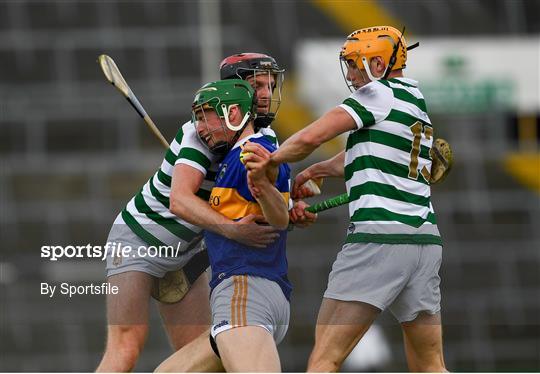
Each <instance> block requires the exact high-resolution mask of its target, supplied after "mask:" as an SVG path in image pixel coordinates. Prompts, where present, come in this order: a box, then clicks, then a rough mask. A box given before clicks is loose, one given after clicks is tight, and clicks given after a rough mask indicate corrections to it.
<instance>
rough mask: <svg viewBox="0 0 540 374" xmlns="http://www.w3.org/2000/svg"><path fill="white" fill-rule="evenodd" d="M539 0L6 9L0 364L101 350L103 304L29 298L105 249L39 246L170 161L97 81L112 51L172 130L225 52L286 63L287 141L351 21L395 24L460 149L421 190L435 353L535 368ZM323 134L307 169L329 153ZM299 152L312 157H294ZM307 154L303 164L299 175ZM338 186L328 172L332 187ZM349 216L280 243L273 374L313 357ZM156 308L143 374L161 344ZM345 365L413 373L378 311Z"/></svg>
mask: <svg viewBox="0 0 540 374" xmlns="http://www.w3.org/2000/svg"><path fill="white" fill-rule="evenodd" d="M539 14H540V2H538V1H535V0H530V1H529V0H497V1H492V0H456V1H450V0H422V1H421V0H410V1H397V0H396V1H378V2H376V1H338V0H336V1H323V0H312V1H307V0H305V1H292V0H291V1H285V0H272V1H270V0H254V1H248V0H243V1H234V0H222V1H199V2H198V1H150V0H148V1H112V0H107V1H106V0H103V1H93V2H92V1H75V0H74V1H68V0H63V1H25V0H17V1H15V0H13V1H6V0H1V1H0V62H1V66H2V69H0V134H1V135H0V157H1V164H0V165H1V174H0V178H1V190H0V246H1V252H0V253H1V254H0V256H1V257H0V300H1V302H0V313H1V320H0V370H1V371H92V370H94V368H95V367H96V365H97V363H98V361H99V359H100V355H101V352H102V350H103V347H104V337H105V328H106V327H105V304H104V298H103V297H100V296H87V297H82V296H79V297H77V298H75V299H72V300H66V299H65V298H60V297H56V298H54V299H49V298H48V297H47V296H41V295H40V292H39V283H40V282H45V281H48V282H63V281H68V282H74V283H77V282H80V283H84V282H89V281H95V282H97V281H102V280H103V279H104V264H103V263H102V262H101V261H91V260H82V259H81V260H79V261H68V260H64V261H58V262H56V263H53V262H49V261H45V260H43V259H41V258H40V255H39V249H40V247H41V246H42V245H51V244H59V245H67V244H86V243H92V244H94V245H101V244H103V242H104V241H105V239H106V236H107V233H108V230H109V227H110V224H111V223H112V221H113V219H114V217H115V216H116V214H117V212H118V211H119V210H120V209H121V208H122V207H123V206H124V204H125V203H126V202H127V201H128V199H129V198H131V196H132V195H133V194H134V193H135V192H136V191H137V190H138V189H139V188H140V186H141V185H142V183H143V182H144V181H146V179H147V178H148V177H149V176H150V175H151V174H152V173H153V172H154V170H155V168H156V167H157V166H158V165H159V164H160V162H161V159H162V157H163V150H162V148H161V145H160V144H159V142H158V141H157V140H156V139H155V138H154V137H153V135H151V133H150V132H149V131H148V130H147V128H146V127H145V126H144V124H143V122H142V121H141V120H140V118H138V116H137V115H136V114H135V112H134V111H133V110H132V109H131V108H129V106H128V105H127V103H126V102H125V100H123V99H122V97H121V96H120V95H119V94H118V92H116V91H115V90H114V89H113V88H112V87H110V86H109V85H108V83H106V81H105V79H104V77H103V75H102V73H101V71H100V69H99V66H98V65H97V63H96V59H97V56H98V55H99V54H101V53H106V54H109V55H110V56H112V57H113V58H114V59H115V60H116V62H117V64H118V65H119V67H120V69H121V71H122V72H123V74H124V76H125V77H126V79H127V81H128V83H129V84H130V86H131V87H132V89H133V90H134V91H135V93H136V94H137V96H138V97H139V99H140V100H141V101H142V103H143V105H144V106H145V108H146V109H147V111H148V112H149V114H150V115H151V116H152V118H153V119H154V121H155V122H156V124H157V125H158V127H159V128H160V129H161V130H162V132H163V133H164V134H165V137H166V138H167V139H172V138H173V136H174V134H175V132H176V130H177V127H178V125H179V124H181V123H183V122H184V121H185V120H186V119H187V118H189V108H190V102H191V99H192V97H193V93H194V90H195V89H197V88H198V87H199V86H200V85H201V84H202V83H203V82H205V81H208V80H211V79H214V78H217V68H218V63H219V61H220V60H221V59H222V57H224V56H227V55H229V54H232V53H237V52H242V51H257V52H264V53H268V54H271V55H273V56H275V57H276V59H277V60H278V62H279V64H281V65H282V66H284V67H285V68H286V69H287V75H286V87H285V93H284V103H283V106H282V108H281V109H280V112H279V115H278V118H279V120H278V121H277V123H276V125H275V126H274V127H275V129H276V131H277V132H278V135H279V138H280V139H281V141H283V140H284V139H286V138H287V137H288V136H289V135H290V134H291V133H293V132H294V131H297V130H298V129H299V128H301V127H302V126H303V125H305V124H307V123H308V121H309V120H310V119H313V118H315V116H316V115H317V114H320V113H321V112H324V111H325V110H327V109H329V108H331V107H332V106H334V105H336V104H337V103H339V102H341V100H342V99H343V98H344V97H345V96H346V95H347V92H348V91H347V90H346V88H345V85H344V83H343V80H342V78H341V74H340V70H339V64H338V60H337V55H338V51H339V47H340V45H341V43H342V41H343V40H344V38H345V36H346V35H347V34H348V33H350V32H351V31H353V30H355V29H358V28H362V27H367V26H372V25H377V24H386V23H391V24H393V25H395V26H396V27H398V28H401V27H402V26H403V25H405V26H407V32H406V35H407V36H408V40H409V42H414V41H416V40H420V41H421V45H420V48H419V49H416V50H414V51H412V52H411V53H410V60H409V66H410V68H409V69H407V70H406V71H405V73H406V75H408V76H410V77H412V78H415V79H418V80H420V83H421V87H424V88H425V90H424V94H425V96H426V102H427V105H428V108H431V110H430V116H431V118H432V122H433V123H434V125H435V134H436V136H437V137H444V138H446V139H447V140H449V141H450V143H451V144H452V146H453V148H454V153H455V159H456V162H455V165H454V170H453V172H452V173H451V175H450V176H449V178H448V179H447V180H446V181H445V182H444V184H442V185H438V186H435V187H434V188H433V201H434V205H435V209H436V212H437V215H438V221H439V227H440V229H441V232H442V234H443V238H444V242H445V248H444V261H443V266H442V270H441V275H442V292H443V321H444V333H445V355H446V361H447V366H448V368H449V369H450V370H452V371H539V370H540V275H539V274H540V271H539V270H540V230H539V227H540V198H539V197H540V195H539V193H540V157H539V153H538V152H539V148H538V143H539V134H540V125H539V122H540V121H539V114H540V99H539V87H540V79H539V69H540V64H539V59H540V18H539V17H538V15H539ZM339 146H340V145H339V143H334V144H330V145H329V146H327V147H326V148H324V150H323V151H321V152H319V153H318V154H317V155H315V156H313V157H311V158H310V159H309V162H313V161H316V160H320V159H322V158H323V157H327V156H329V155H332V154H333V153H335V152H336V151H337V149H338V148H339ZM305 165H307V164H304V166H305ZM301 166H302V165H295V168H296V170H299V169H300V167H301ZM343 190H344V186H343V183H342V182H340V181H327V182H326V184H325V189H324V196H325V197H327V196H331V195H334V194H337V193H340V192H342V191H343ZM346 227H347V212H346V209H345V208H340V209H334V210H332V211H328V212H326V213H324V214H321V215H320V220H319V223H318V224H317V226H316V227H314V228H312V229H308V230H307V231H300V230H297V231H294V232H293V233H292V234H291V238H290V247H289V251H288V253H289V263H290V276H291V279H292V281H293V283H294V285H295V292H294V295H293V301H292V319H291V322H292V325H291V327H290V329H289V333H288V336H287V338H286V340H285V341H284V342H283V344H282V345H281V346H280V353H281V357H282V365H283V369H284V370H285V371H302V370H304V369H305V363H306V361H307V357H308V354H309V352H310V348H311V345H312V343H313V326H314V322H315V318H316V312H317V309H318V306H319V303H320V298H321V295H322V292H323V291H324V288H325V285H326V280H327V274H328V272H329V270H330V268H331V264H332V261H333V259H334V258H335V254H336V253H337V252H338V250H339V248H340V243H341V241H342V240H343V237H344V236H343V234H344V232H345V230H346ZM159 324H160V321H159V317H158V316H157V314H155V313H154V315H153V317H152V325H153V326H152V327H153V328H152V329H151V334H150V337H149V340H148V342H147V347H146V349H145V351H144V353H143V355H142V357H141V359H140V361H139V364H138V365H137V368H136V369H137V371H152V370H153V369H154V368H155V367H156V366H157V364H158V363H159V362H160V361H162V360H163V359H164V358H165V357H166V356H168V355H169V354H170V348H169V346H168V344H167V342H166V339H165V337H164V333H163V331H162V330H161V328H160V326H159ZM376 333H377V334H376V336H375V337H374V338H373V339H374V340H372V343H371V344H365V345H364V347H362V348H360V349H359V350H360V351H361V353H360V354H362V352H363V354H364V358H362V359H360V362H361V363H363V365H360V366H357V363H356V361H355V362H351V363H350V365H349V366H347V368H348V370H353V371H358V370H383V371H403V370H406V363H405V355H404V353H403V349H402V340H401V334H400V329H399V327H398V325H397V324H396V323H395V322H394V321H393V318H392V317H391V316H389V315H386V314H385V315H383V316H382V317H381V318H380V319H379V321H378V330H377V331H376Z"/></svg>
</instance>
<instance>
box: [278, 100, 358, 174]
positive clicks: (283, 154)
mask: <svg viewBox="0 0 540 374" xmlns="http://www.w3.org/2000/svg"><path fill="white" fill-rule="evenodd" d="M355 128H356V124H355V122H354V120H353V118H352V117H351V116H350V115H349V114H348V113H347V112H346V111H345V110H344V109H341V108H339V107H337V108H334V109H332V110H330V111H329V112H327V113H325V114H324V115H323V116H322V117H321V118H319V119H317V120H315V121H314V122H312V123H311V124H309V125H308V126H307V127H305V128H303V129H302V130H300V131H299V132H297V133H296V134H294V135H293V136H291V137H290V138H289V139H287V140H286V141H285V142H284V143H283V144H282V145H281V147H280V148H279V149H278V150H277V151H276V152H274V153H273V154H272V156H271V157H270V164H271V165H278V164H281V163H284V162H297V161H301V160H303V159H305V158H306V157H307V156H309V155H310V154H311V153H313V151H314V150H315V149H317V148H318V147H319V146H320V145H321V144H323V143H325V142H327V141H329V140H330V139H333V138H335V137H336V136H338V135H339V134H342V133H344V132H346V131H351V130H354V129H355Z"/></svg>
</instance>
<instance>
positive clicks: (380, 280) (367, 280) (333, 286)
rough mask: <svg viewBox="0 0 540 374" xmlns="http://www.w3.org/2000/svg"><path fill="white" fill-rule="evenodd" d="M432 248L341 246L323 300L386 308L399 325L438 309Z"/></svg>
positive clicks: (438, 252) (436, 250)
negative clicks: (352, 302) (328, 299)
mask: <svg viewBox="0 0 540 374" xmlns="http://www.w3.org/2000/svg"><path fill="white" fill-rule="evenodd" d="M441 261H442V247H441V246H438V245H412V244H377V243H347V244H345V245H344V246H343V248H342V250H341V252H339V254H338V256H337V258H336V261H335V262H334V265H333V266H332V271H331V272H330V275H329V278H328V287H327V289H326V292H325V293H324V297H326V298H330V299H336V300H343V301H360V302H364V303H368V304H371V305H373V306H375V307H377V308H379V309H381V310H385V309H386V308H389V309H390V312H392V314H393V315H394V316H395V317H396V319H397V320H398V321H399V322H406V321H412V320H414V319H415V318H416V317H417V316H418V314H419V313H420V312H427V313H429V314H435V313H438V312H439V311H440V309H441V292H440V289H439V284H440V282H441V278H440V277H439V268H440V266H441Z"/></svg>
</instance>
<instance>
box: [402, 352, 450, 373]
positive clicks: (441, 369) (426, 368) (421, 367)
mask: <svg viewBox="0 0 540 374" xmlns="http://www.w3.org/2000/svg"><path fill="white" fill-rule="evenodd" d="M409 361H412V362H409V370H410V371H414V372H418V373H446V372H447V370H446V367H445V366H444V360H443V359H442V357H439V356H436V357H423V358H419V357H415V358H414V359H412V360H409Z"/></svg>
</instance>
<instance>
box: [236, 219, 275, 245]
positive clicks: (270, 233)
mask: <svg viewBox="0 0 540 374" xmlns="http://www.w3.org/2000/svg"><path fill="white" fill-rule="evenodd" d="M257 222H265V219H264V216H261V215H255V214H249V215H247V216H245V217H244V218H242V219H241V220H239V221H236V222H234V223H233V224H230V225H226V226H227V227H226V230H227V235H226V237H227V238H229V239H232V240H235V241H237V242H239V243H242V244H245V245H247V246H250V247H255V248H266V247H267V246H268V245H269V244H271V243H273V242H274V241H275V240H276V239H277V238H278V237H279V233H278V230H277V229H275V228H274V227H272V226H270V225H258V224H257Z"/></svg>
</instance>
